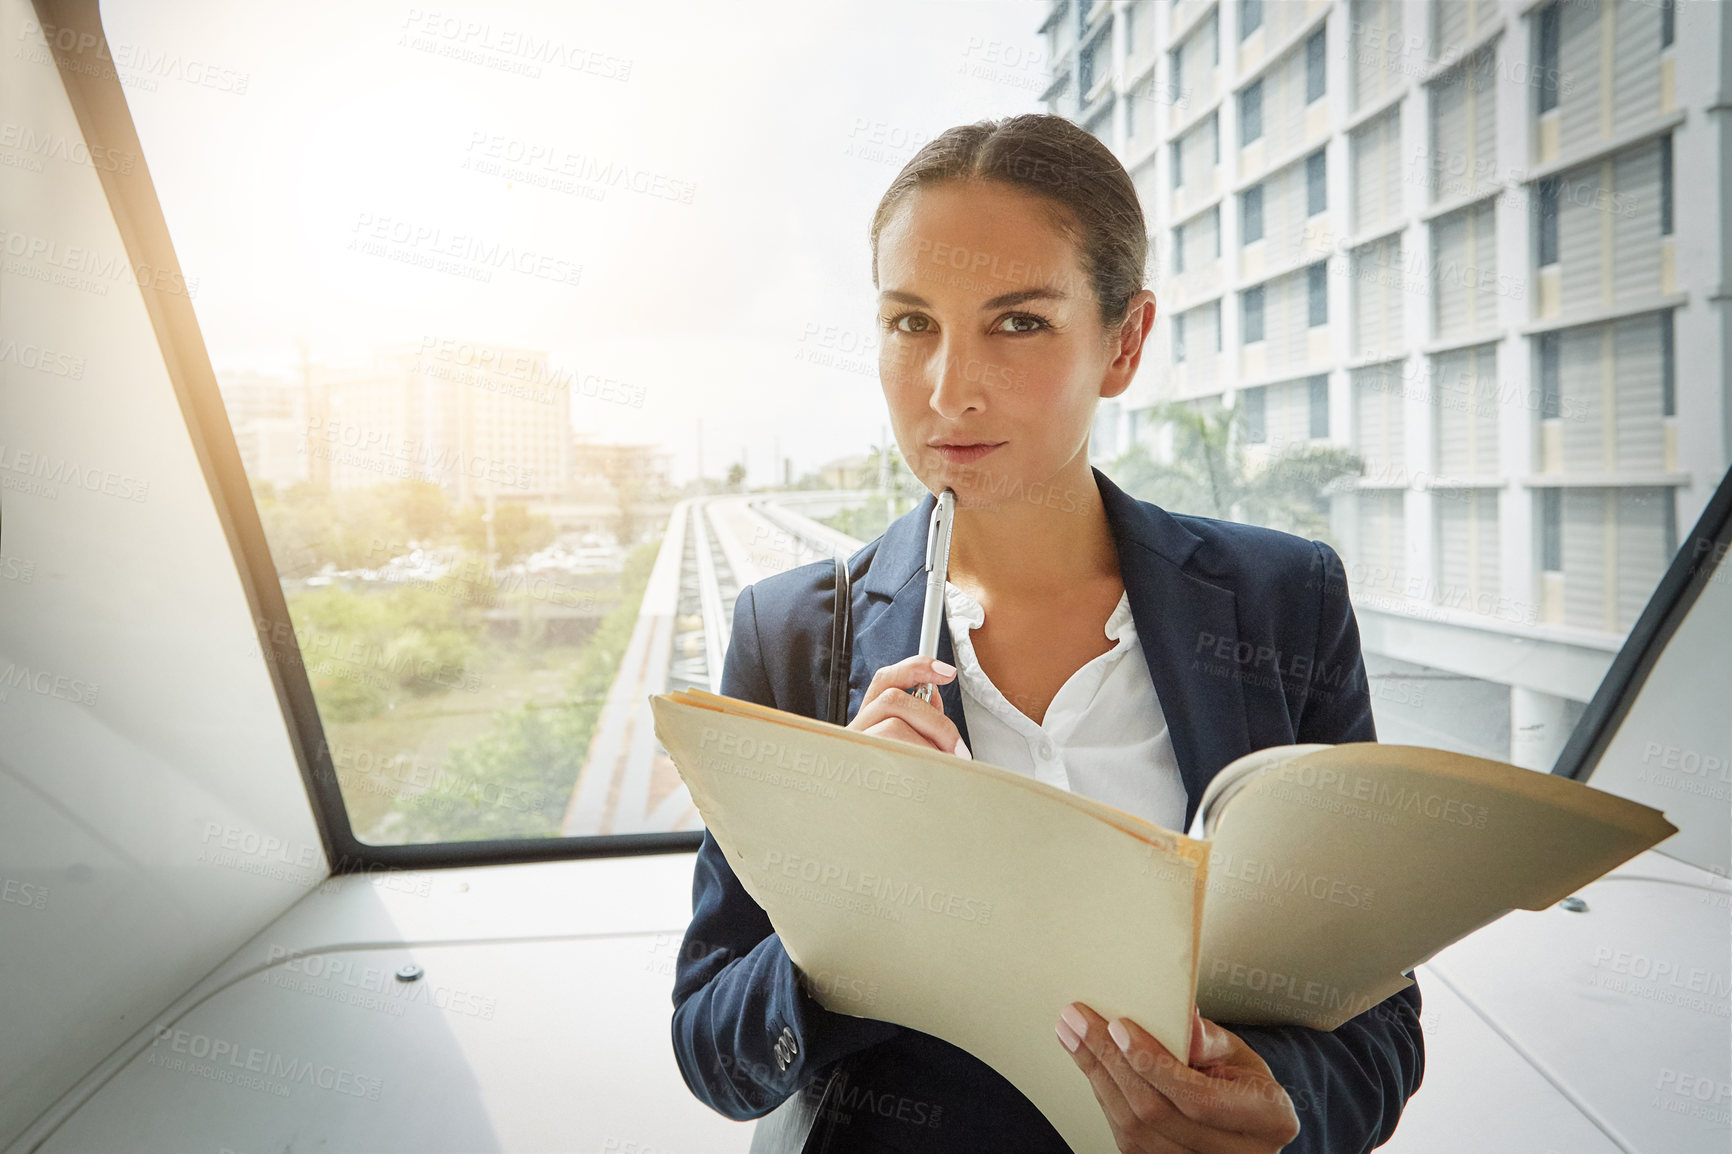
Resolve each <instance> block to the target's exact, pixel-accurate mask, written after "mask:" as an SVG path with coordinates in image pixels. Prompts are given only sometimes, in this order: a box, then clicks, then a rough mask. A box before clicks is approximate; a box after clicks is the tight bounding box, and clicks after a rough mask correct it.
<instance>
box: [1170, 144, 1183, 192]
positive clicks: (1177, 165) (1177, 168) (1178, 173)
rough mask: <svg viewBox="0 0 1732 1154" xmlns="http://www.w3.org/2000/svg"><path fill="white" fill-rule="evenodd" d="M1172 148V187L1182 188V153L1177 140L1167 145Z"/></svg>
mask: <svg viewBox="0 0 1732 1154" xmlns="http://www.w3.org/2000/svg"><path fill="white" fill-rule="evenodd" d="M1168 147H1169V148H1171V149H1172V150H1173V187H1174V188H1182V187H1183V186H1184V183H1185V165H1184V160H1183V158H1184V155H1185V154H1184V153H1183V152H1182V151H1180V149H1179V142H1178V141H1176V140H1175V141H1173V143H1172V144H1170V145H1168Z"/></svg>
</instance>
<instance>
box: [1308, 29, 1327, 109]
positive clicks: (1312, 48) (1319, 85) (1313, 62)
mask: <svg viewBox="0 0 1732 1154" xmlns="http://www.w3.org/2000/svg"><path fill="white" fill-rule="evenodd" d="M1324 82H1325V81H1324V58H1323V29H1321V28H1319V29H1318V30H1317V31H1315V32H1313V33H1312V34H1311V39H1309V40H1307V41H1305V103H1306V104H1310V103H1311V102H1312V101H1313V100H1321V99H1322V98H1323V85H1324Z"/></svg>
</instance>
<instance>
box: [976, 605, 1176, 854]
mask: <svg viewBox="0 0 1732 1154" xmlns="http://www.w3.org/2000/svg"><path fill="white" fill-rule="evenodd" d="M944 592H945V608H946V611H947V617H948V619H949V623H950V640H951V644H952V647H953V648H954V649H955V651H956V677H957V680H958V681H959V682H960V683H961V686H962V714H963V717H964V718H965V719H966V720H967V722H968V737H969V740H968V747H969V748H968V752H969V754H970V755H971V756H973V757H977V758H979V759H980V760H981V761H984V762H987V763H988V764H990V765H996V766H999V767H1001V768H1004V769H1008V770H1011V771H1012V772H1015V773H1020V774H1024V775H1025V776H1028V777H1032V778H1034V779H1036V780H1037V781H1044V782H1046V783H1047V784H1048V785H1054V786H1057V787H1058V788H1060V789H1068V790H1071V791H1073V792H1075V793H1080V794H1082V795H1084V796H1085V797H1091V798H1094V799H1095V800H1096V801H1103V802H1105V803H1106V804H1108V805H1111V806H1116V807H1117V808H1119V809H1122V810H1124V811H1125V812H1127V813H1133V814H1136V815H1137V816H1138V817H1141V818H1145V819H1147V820H1149V821H1152V822H1154V823H1155V824H1156V825H1158V826H1161V827H1163V828H1165V829H1170V830H1178V831H1180V832H1183V825H1184V820H1185V806H1186V801H1187V798H1186V794H1185V783H1184V780H1183V779H1182V778H1181V777H1180V776H1179V761H1178V756H1177V754H1175V753H1174V752H1173V742H1172V738H1171V736H1170V735H1169V733H1168V731H1167V719H1166V715H1165V714H1164V713H1162V712H1161V703H1160V701H1159V700H1158V699H1157V698H1156V696H1155V685H1154V682H1153V681H1152V680H1151V679H1150V677H1149V667H1148V662H1147V661H1146V660H1145V658H1144V656H1143V647H1142V645H1141V644H1139V643H1138V641H1137V627H1136V624H1135V622H1134V621H1133V620H1132V619H1131V601H1130V595H1129V594H1128V593H1121V594H1120V595H1119V603H1118V606H1117V607H1116V608H1114V610H1113V612H1112V616H1111V617H1109V618H1107V623H1106V636H1107V637H1108V638H1110V639H1113V640H1115V641H1116V642H1117V644H1116V645H1114V646H1113V648H1111V649H1109V650H1108V651H1107V652H1105V653H1102V654H1100V655H1099V656H1098V657H1094V658H1091V659H1090V660H1089V661H1088V662H1087V663H1086V664H1084V665H1083V666H1082V668H1080V669H1078V670H1077V671H1076V672H1075V673H1073V674H1071V675H1070V678H1069V679H1068V680H1067V681H1066V682H1065V683H1064V685H1062V686H1061V687H1060V688H1059V691H1058V694H1057V695H1056V696H1055V697H1054V698H1053V699H1052V703H1051V704H1050V705H1048V706H1047V709H1046V715H1045V717H1044V718H1043V719H1042V721H1041V723H1040V724H1039V725H1036V724H1035V723H1034V720H1033V719H1032V718H1030V717H1029V716H1028V715H1027V714H1025V713H1024V712H1022V710H1020V709H1018V708H1017V707H1016V706H1014V705H1012V704H1011V703H1010V701H1009V700H1008V699H1006V698H1005V696H1004V694H1003V693H1001V692H1000V691H999V689H998V687H997V686H996V685H994V684H993V683H992V680H991V678H989V677H987V675H986V671H985V670H983V669H981V667H980V660H979V658H977V657H976V656H975V653H974V641H973V639H972V637H971V636H970V633H971V631H972V630H974V629H976V628H978V627H979V626H981V625H982V624H983V623H984V622H985V621H986V611H985V610H984V609H983V608H982V607H981V605H980V603H979V602H978V601H976V600H975V599H974V598H973V597H971V596H969V595H968V594H967V593H965V592H963V591H962V590H961V589H959V588H958V587H957V586H956V585H954V584H952V583H950V582H948V581H947V582H945V586H944Z"/></svg>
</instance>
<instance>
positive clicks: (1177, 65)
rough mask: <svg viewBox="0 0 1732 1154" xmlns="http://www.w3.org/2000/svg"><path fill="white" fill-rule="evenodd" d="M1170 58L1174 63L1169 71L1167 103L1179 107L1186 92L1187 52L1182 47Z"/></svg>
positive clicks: (1171, 54)
mask: <svg viewBox="0 0 1732 1154" xmlns="http://www.w3.org/2000/svg"><path fill="white" fill-rule="evenodd" d="M1169 56H1170V58H1171V60H1172V62H1173V63H1172V67H1170V68H1169V69H1168V70H1167V103H1168V104H1171V105H1173V106H1174V107H1177V106H1178V103H1179V98H1180V96H1181V95H1183V93H1184V91H1185V50H1184V48H1183V47H1182V46H1181V47H1180V48H1178V49H1177V50H1175V51H1173V52H1172V53H1170V54H1169Z"/></svg>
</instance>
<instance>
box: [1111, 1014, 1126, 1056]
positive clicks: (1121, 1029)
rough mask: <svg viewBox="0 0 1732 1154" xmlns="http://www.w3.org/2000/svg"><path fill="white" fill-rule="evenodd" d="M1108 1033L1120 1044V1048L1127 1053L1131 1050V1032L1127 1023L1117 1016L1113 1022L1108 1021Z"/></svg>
mask: <svg viewBox="0 0 1732 1154" xmlns="http://www.w3.org/2000/svg"><path fill="white" fill-rule="evenodd" d="M1107 1033H1108V1034H1110V1035H1112V1039H1113V1041H1115V1042H1117V1043H1118V1044H1119V1049H1120V1050H1123V1051H1124V1052H1125V1053H1127V1054H1128V1053H1130V1052H1131V1032H1130V1031H1129V1030H1127V1029H1125V1024H1124V1023H1123V1022H1121V1021H1119V1020H1118V1019H1116V1018H1115V1019H1113V1020H1112V1021H1111V1022H1108V1023H1107Z"/></svg>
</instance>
